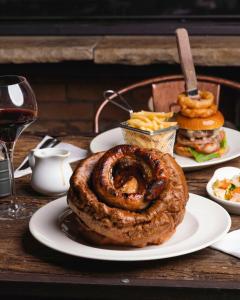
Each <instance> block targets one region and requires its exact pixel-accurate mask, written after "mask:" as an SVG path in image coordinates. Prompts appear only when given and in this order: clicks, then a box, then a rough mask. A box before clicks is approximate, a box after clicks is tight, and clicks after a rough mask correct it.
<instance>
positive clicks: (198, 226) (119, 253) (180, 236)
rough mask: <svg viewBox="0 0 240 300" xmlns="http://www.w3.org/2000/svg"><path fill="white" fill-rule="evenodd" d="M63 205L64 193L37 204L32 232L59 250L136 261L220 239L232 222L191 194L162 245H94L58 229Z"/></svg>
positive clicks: (170, 254)
mask: <svg viewBox="0 0 240 300" xmlns="http://www.w3.org/2000/svg"><path fill="white" fill-rule="evenodd" d="M66 208H67V203H66V197H62V198H60V199H57V200H55V201H52V202H50V203H49V204H47V205H45V206H43V207H42V208H40V209H39V210H38V211H37V212H36V213H35V214H34V215H33V216H32V218H31V220H30V223H29V228H30V231H31V233H32V235H33V236H34V237H35V238H36V239H37V240H38V241H39V242H41V243H43V244H44V245H46V246H48V247H50V248H52V249H55V250H58V251H60V252H63V253H67V254H71V255H75V256H79V257H85V258H92V259H100V260H112V261H113V260H114V261H139V260H152V259H163V258H168V257H174V256H179V255H183V254H187V253H191V252H194V251H197V250H200V249H203V248H205V247H207V246H209V245H211V244H213V243H215V242H216V241H218V240H219V239H221V238H222V237H223V236H224V235H225V234H226V233H227V232H228V230H229V228H230V225H231V218H230V216H229V214H228V213H227V211H226V210H225V209H224V208H222V207H221V206H220V205H218V204H216V203H215V202H213V201H211V200H209V199H207V198H204V197H201V196H198V195H195V194H190V199H189V201H188V204H187V209H186V214H185V217H184V220H183V222H182V223H181V224H180V225H179V226H178V228H177V230H176V233H175V234H174V235H173V237H172V238H171V239H170V240H169V241H167V242H166V243H164V244H163V245H160V246H148V247H145V248H127V247H125V248H120V247H97V246H96V247H94V246H90V245H88V244H86V243H79V242H76V241H74V240H72V239H70V238H69V237H67V235H65V234H64V233H63V232H62V231H61V230H60V227H59V224H58V217H59V215H60V214H62V213H63V211H64V210H65V209H66Z"/></svg>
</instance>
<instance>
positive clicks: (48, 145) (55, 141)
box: [18, 138, 61, 171]
mask: <svg viewBox="0 0 240 300" xmlns="http://www.w3.org/2000/svg"><path fill="white" fill-rule="evenodd" d="M60 142H61V141H60V140H59V139H57V138H49V139H47V140H46V141H45V142H44V143H43V144H42V145H41V146H40V147H39V148H38V149H43V148H53V147H55V146H57V145H58V144H59V143H60ZM28 167H29V161H28V159H27V161H26V162H25V163H24V164H23V165H22V166H21V167H20V168H19V169H18V171H23V170H25V169H27V168H28Z"/></svg>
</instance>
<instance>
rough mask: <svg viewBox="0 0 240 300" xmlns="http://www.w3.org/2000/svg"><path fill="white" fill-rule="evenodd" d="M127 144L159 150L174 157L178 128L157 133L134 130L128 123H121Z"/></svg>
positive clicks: (173, 127) (169, 128) (174, 127)
mask: <svg viewBox="0 0 240 300" xmlns="http://www.w3.org/2000/svg"><path fill="white" fill-rule="evenodd" d="M120 127H121V128H122V133H123V137H124V140H125V143H126V144H130V145H136V146H139V147H143V148H149V149H153V148H154V149H158V150H159V151H161V152H163V153H169V154H171V155H173V146H174V142H175V137H176V131H177V128H178V126H171V127H167V128H164V129H159V130H155V131H147V130H142V129H138V128H133V127H131V126H129V125H128V124H127V122H123V123H120Z"/></svg>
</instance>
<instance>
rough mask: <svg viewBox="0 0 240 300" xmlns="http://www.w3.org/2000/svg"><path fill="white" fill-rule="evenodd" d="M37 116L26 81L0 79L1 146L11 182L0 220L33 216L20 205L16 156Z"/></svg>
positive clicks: (24, 206)
mask: <svg viewBox="0 0 240 300" xmlns="http://www.w3.org/2000/svg"><path fill="white" fill-rule="evenodd" d="M37 112H38V109H37V102H36V99H35V95H34V93H33V90H32V88H31V87H30V85H29V83H28V82H27V80H26V78H25V77H22V76H17V75H6V76H0V142H1V144H3V146H4V149H5V152H6V153H5V154H6V157H7V159H8V164H9V173H10V181H11V195H10V202H8V203H7V205H3V206H2V207H3V208H1V210H0V218H7V219H24V218H27V217H29V216H30V215H31V214H32V211H31V208H30V206H27V205H26V204H25V205H24V204H23V203H21V204H20V203H18V202H17V198H16V190H15V180H14V167H13V153H14V146H15V143H16V141H17V139H18V137H19V136H20V134H21V133H22V132H23V130H24V129H25V128H26V127H27V126H29V125H30V124H31V123H32V122H34V121H35V120H36V118H37Z"/></svg>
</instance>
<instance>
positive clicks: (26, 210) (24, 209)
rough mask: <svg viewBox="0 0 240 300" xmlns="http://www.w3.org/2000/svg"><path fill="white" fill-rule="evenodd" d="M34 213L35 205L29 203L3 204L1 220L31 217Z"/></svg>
mask: <svg viewBox="0 0 240 300" xmlns="http://www.w3.org/2000/svg"><path fill="white" fill-rule="evenodd" d="M33 213H34V210H33V207H32V206H29V205H27V204H21V205H19V204H15V205H10V206H9V205H8V206H7V205H1V206H0V220H23V219H28V218H30V217H31V216H32V215H33Z"/></svg>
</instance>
